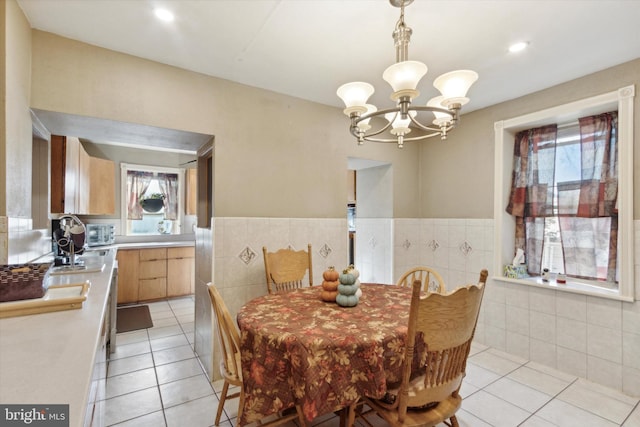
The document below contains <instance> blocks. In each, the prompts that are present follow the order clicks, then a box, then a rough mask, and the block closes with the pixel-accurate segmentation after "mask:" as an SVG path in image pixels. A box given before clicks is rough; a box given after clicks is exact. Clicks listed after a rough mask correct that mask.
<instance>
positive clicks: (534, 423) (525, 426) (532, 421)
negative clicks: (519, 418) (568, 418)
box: [518, 415, 557, 427]
mask: <svg viewBox="0 0 640 427" xmlns="http://www.w3.org/2000/svg"><path fill="white" fill-rule="evenodd" d="M518 427H557V425H556V424H553V423H552V422H549V421H547V420H545V419H543V418H540V417H538V416H537V415H532V416H531V417H530V418H527V419H526V420H525V422H523V423H522V424H520V426H518Z"/></svg>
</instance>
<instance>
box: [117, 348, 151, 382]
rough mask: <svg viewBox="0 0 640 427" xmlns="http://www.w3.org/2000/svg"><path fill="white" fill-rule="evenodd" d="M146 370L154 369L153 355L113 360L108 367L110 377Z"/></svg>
mask: <svg viewBox="0 0 640 427" xmlns="http://www.w3.org/2000/svg"><path fill="white" fill-rule="evenodd" d="M146 368H153V358H152V357H151V353H143V354H138V355H136V356H131V357H124V358H122V359H116V360H111V361H110V362H109V365H108V376H109V377H112V376H114V375H122V374H126V373H127V372H133V371H139V370H140V369H146Z"/></svg>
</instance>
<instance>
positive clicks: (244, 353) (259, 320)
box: [237, 284, 411, 425]
mask: <svg viewBox="0 0 640 427" xmlns="http://www.w3.org/2000/svg"><path fill="white" fill-rule="evenodd" d="M361 290H362V296H361V297H360V300H359V302H358V304H357V305H356V306H355V307H341V306H339V305H337V304H336V303H335V302H324V301H322V299H321V292H322V287H321V286H315V287H309V288H301V289H296V290H294V291H291V292H287V293H281V294H271V295H265V296H262V297H258V298H256V299H254V300H251V301H249V302H248V303H247V304H246V305H244V306H243V307H242V308H241V309H240V311H239V312H238V317H237V321H238V326H239V327H240V341H241V343H240V350H241V363H242V375H243V383H244V393H245V400H244V406H243V411H242V416H241V419H240V420H239V425H244V424H247V423H251V422H253V421H256V420H258V419H261V418H263V417H265V416H267V415H270V414H274V413H277V412H280V411H283V410H285V409H287V408H291V407H294V406H296V405H300V406H301V407H302V410H303V412H304V415H305V417H306V419H307V420H309V421H311V420H313V419H314V418H316V417H317V416H319V415H322V414H326V413H330V412H334V411H338V410H340V409H342V408H345V407H347V406H349V405H350V404H352V403H354V402H356V401H357V400H358V399H359V398H360V396H369V397H373V398H381V397H383V396H384V393H385V391H386V389H387V385H388V384H393V383H399V382H400V373H401V372H400V371H401V366H402V362H403V358H404V348H405V341H406V336H407V323H408V319H409V306H410V303H411V288H403V287H398V286H393V285H381V284H362V285H361Z"/></svg>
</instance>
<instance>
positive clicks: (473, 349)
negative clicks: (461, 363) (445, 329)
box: [469, 341, 490, 356]
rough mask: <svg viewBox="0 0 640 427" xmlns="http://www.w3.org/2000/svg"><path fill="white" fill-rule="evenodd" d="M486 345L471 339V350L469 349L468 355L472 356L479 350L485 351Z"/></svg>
mask: <svg viewBox="0 0 640 427" xmlns="http://www.w3.org/2000/svg"><path fill="white" fill-rule="evenodd" d="M488 348H490V347H488V346H486V345H484V344H480V343H479V342H477V341H472V342H471V350H470V351H469V356H473V355H474V354H476V353H480V352H481V351H485V350H487V349H488Z"/></svg>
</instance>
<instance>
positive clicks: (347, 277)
mask: <svg viewBox="0 0 640 427" xmlns="http://www.w3.org/2000/svg"><path fill="white" fill-rule="evenodd" d="M355 282H356V278H355V277H354V276H353V274H351V273H347V270H345V272H344V273H342V274H341V275H340V283H341V284H343V285H353V284H354V283H355Z"/></svg>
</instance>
